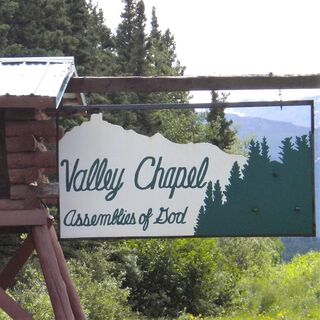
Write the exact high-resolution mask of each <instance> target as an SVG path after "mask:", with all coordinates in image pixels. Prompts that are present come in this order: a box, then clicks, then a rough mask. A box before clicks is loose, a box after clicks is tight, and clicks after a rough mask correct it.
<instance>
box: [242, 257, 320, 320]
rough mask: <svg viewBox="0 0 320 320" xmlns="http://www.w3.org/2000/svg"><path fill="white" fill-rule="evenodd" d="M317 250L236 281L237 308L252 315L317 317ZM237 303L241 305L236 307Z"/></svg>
mask: <svg viewBox="0 0 320 320" xmlns="http://www.w3.org/2000/svg"><path fill="white" fill-rule="evenodd" d="M319 265H320V254H319V253H315V252H310V253H309V254H307V255H305V256H301V257H296V258H294V259H293V260H292V262H290V263H288V264H283V265H279V266H277V267H275V268H272V269H270V270H269V272H265V273H264V274H261V275H260V276H259V277H254V278H253V277H248V278H244V279H243V280H242V281H241V283H239V290H240V292H241V302H240V303H239V308H241V309H242V311H245V312H247V313H248V314H251V317H253V318H255V317H256V316H258V315H259V314H265V315H267V316H270V317H271V318H272V319H301V320H302V319H320V316H319V315H320V307H319V305H320V280H319V279H320V269H319ZM240 305H241V307H240Z"/></svg>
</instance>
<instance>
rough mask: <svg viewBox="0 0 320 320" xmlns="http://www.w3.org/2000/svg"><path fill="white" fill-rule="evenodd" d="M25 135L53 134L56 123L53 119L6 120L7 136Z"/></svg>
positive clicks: (41, 135) (43, 135)
mask: <svg viewBox="0 0 320 320" xmlns="http://www.w3.org/2000/svg"><path fill="white" fill-rule="evenodd" d="M25 135H30V136H32V135H34V136H40V137H46V136H50V137H52V136H55V135H56V123H55V121H53V120H43V121H7V122H6V136H7V137H23V136H25Z"/></svg>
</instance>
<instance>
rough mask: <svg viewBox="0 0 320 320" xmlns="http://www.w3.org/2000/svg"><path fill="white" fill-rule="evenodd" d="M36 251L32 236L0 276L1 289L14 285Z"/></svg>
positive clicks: (29, 236)
mask: <svg viewBox="0 0 320 320" xmlns="http://www.w3.org/2000/svg"><path fill="white" fill-rule="evenodd" d="M33 250H34V244H33V240H32V237H31V235H30V234H29V235H28V237H27V239H26V240H25V241H24V242H23V244H22V246H21V247H20V248H19V249H18V250H17V252H16V253H15V255H14V256H13V257H12V258H11V260H10V261H9V263H8V264H7V265H6V266H5V268H4V269H3V270H2V272H1V274H0V287H1V288H2V289H4V290H6V289H7V288H9V287H10V286H12V285H13V282H14V279H15V277H16V275H17V274H18V273H19V271H20V270H21V269H22V267H23V266H24V264H25V263H26V261H27V260H28V258H29V257H30V255H31V254H32V252H33Z"/></svg>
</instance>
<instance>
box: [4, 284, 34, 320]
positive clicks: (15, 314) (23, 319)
mask: <svg viewBox="0 0 320 320" xmlns="http://www.w3.org/2000/svg"><path fill="white" fill-rule="evenodd" d="M0 307H1V308H2V309H3V310H4V311H5V312H6V313H7V314H8V315H9V316H10V317H11V318H12V319H19V320H31V319H32V317H31V315H30V314H29V313H28V312H27V311H25V310H23V309H22V308H21V307H20V306H19V305H18V304H17V303H16V302H15V301H14V300H13V299H12V298H11V297H10V296H8V295H7V294H6V293H5V291H4V290H3V289H2V288H0Z"/></svg>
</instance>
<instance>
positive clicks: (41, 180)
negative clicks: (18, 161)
mask: <svg viewBox="0 0 320 320" xmlns="http://www.w3.org/2000/svg"><path fill="white" fill-rule="evenodd" d="M9 180H10V183H11V184H28V185H30V184H33V185H39V184H48V183H49V179H48V177H47V176H45V175H44V174H43V169H38V168H28V169H10V170H9Z"/></svg>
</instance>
